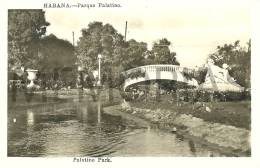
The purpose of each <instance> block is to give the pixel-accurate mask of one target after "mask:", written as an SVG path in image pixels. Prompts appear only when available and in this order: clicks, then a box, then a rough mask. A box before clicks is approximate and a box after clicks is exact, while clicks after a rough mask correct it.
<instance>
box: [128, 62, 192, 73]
mask: <svg viewBox="0 0 260 168" xmlns="http://www.w3.org/2000/svg"><path fill="white" fill-rule="evenodd" d="M137 71H142V72H156V71H166V72H176V71H178V72H186V73H193V72H194V70H193V69H190V68H186V67H180V66H178V65H167V64H159V65H145V66H140V67H137V68H133V69H129V70H127V71H125V73H126V74H131V73H133V72H137Z"/></svg>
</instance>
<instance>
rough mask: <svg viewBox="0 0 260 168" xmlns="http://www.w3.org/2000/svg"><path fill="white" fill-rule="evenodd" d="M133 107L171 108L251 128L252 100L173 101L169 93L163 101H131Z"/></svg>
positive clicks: (219, 121) (215, 121) (195, 115)
mask: <svg viewBox="0 0 260 168" xmlns="http://www.w3.org/2000/svg"><path fill="white" fill-rule="evenodd" d="M129 103H130V105H131V106H132V107H137V108H143V109H151V110H157V109H162V110H169V111H173V112H177V113H179V114H190V115H192V116H194V117H197V118H201V119H203V120H204V121H208V122H214V123H220V124H225V125H232V126H236V127H239V128H245V129H248V130H249V129H250V128H251V102H250V101H239V102H213V103H195V104H193V105H192V104H191V103H189V102H182V103H180V104H179V106H177V103H176V102H174V101H171V97H170V96H169V95H164V96H162V97H161V101H159V102H156V101H148V102H143V101H133V102H129ZM206 108H207V109H206Z"/></svg>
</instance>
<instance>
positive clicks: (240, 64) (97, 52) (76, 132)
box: [7, 9, 251, 157]
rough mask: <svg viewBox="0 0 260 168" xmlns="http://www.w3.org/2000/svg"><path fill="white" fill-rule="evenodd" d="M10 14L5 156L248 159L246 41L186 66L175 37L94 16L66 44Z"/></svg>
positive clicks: (43, 20) (26, 16)
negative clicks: (149, 34)
mask: <svg viewBox="0 0 260 168" xmlns="http://www.w3.org/2000/svg"><path fill="white" fill-rule="evenodd" d="M46 13H47V12H45V11H44V10H41V9H37V10H36V9H30V10H29V9H28V10H18V9H16V10H8V70H7V71H8V82H7V83H8V86H7V90H8V102H7V103H8V111H7V113H8V130H7V134H8V144H7V145H8V156H9V157H52V156H53V157H55V156H90V157H100V156H181V157H182V156H183V157H186V156H189V157H197V156H199V157H234V156H235V157H245V156H246V157H250V156H251V145H250V132H251V79H250V77H251V40H250V38H248V40H247V41H246V43H243V44H242V43H241V42H240V39H236V40H234V41H230V42H228V43H222V44H220V45H216V46H214V47H213V48H214V50H213V52H210V53H207V58H206V59H205V61H204V63H203V64H202V65H198V66H195V67H188V66H185V65H182V64H181V62H180V61H179V59H178V57H177V55H178V52H175V51H174V50H173V49H172V47H171V46H174V44H175V43H174V39H169V38H167V37H160V38H158V39H154V41H153V43H152V45H151V47H148V43H147V42H145V41H139V40H136V39H132V38H131V39H130V38H129V39H128V38H127V32H128V29H129V26H130V25H131V22H130V21H125V22H124V30H125V31H123V33H120V32H119V31H118V30H117V29H116V28H115V27H114V26H113V24H110V23H108V22H101V21H96V20H93V21H91V22H89V23H88V24H87V25H85V27H80V29H81V31H80V35H79V38H78V39H75V38H74V32H73V31H71V37H72V39H73V40H72V42H71V41H69V40H67V39H62V38H59V37H58V36H57V35H55V34H53V33H49V32H48V28H49V27H50V26H51V25H52V24H53V23H52V22H50V21H48V20H47V17H46Z"/></svg>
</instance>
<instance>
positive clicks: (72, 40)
mask: <svg viewBox="0 0 260 168" xmlns="http://www.w3.org/2000/svg"><path fill="white" fill-rule="evenodd" d="M72 41H73V47H74V46H75V44H74V31H73V32H72Z"/></svg>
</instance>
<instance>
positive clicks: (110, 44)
mask: <svg viewBox="0 0 260 168" xmlns="http://www.w3.org/2000/svg"><path fill="white" fill-rule="evenodd" d="M125 46H126V43H125V41H124V38H123V36H122V35H121V34H119V33H118V32H117V30H116V29H114V28H113V26H111V25H110V24H105V25H103V23H102V22H92V23H90V24H89V25H88V28H87V29H82V36H81V37H80V38H79V42H78V45H77V47H76V54H77V64H78V65H79V66H81V67H83V68H84V69H85V70H86V71H88V72H91V71H93V70H96V69H97V68H98V58H97V57H98V54H101V55H102V57H103V58H102V69H101V71H102V82H103V83H105V85H106V87H108V88H109V89H108V90H109V100H110V101H112V99H113V98H112V90H111V88H113V87H115V86H116V83H115V81H116V79H115V78H117V77H119V75H118V74H119V72H121V70H122V66H120V62H121V61H122V55H123V54H124V53H125Z"/></svg>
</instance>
